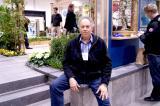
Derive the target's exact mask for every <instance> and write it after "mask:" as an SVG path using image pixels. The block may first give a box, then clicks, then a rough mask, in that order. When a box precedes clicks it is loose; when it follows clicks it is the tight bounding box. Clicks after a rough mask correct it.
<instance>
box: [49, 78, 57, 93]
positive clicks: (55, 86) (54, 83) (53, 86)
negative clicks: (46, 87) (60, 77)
mask: <svg viewBox="0 0 160 106" xmlns="http://www.w3.org/2000/svg"><path fill="white" fill-rule="evenodd" d="M50 89H51V90H53V91H55V90H57V89H58V82H57V81H56V80H53V81H52V83H51V85H50Z"/></svg>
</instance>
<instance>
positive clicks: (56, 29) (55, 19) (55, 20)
mask: <svg viewBox="0 0 160 106" xmlns="http://www.w3.org/2000/svg"><path fill="white" fill-rule="evenodd" d="M53 9H54V14H52V17H51V24H52V32H51V33H52V36H60V34H61V32H60V24H61V22H62V16H61V15H60V14H59V13H58V8H57V7H54V8H53Z"/></svg>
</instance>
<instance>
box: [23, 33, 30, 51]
mask: <svg viewBox="0 0 160 106" xmlns="http://www.w3.org/2000/svg"><path fill="white" fill-rule="evenodd" d="M24 43H25V47H26V48H28V47H29V40H28V36H27V35H25V37H24Z"/></svg>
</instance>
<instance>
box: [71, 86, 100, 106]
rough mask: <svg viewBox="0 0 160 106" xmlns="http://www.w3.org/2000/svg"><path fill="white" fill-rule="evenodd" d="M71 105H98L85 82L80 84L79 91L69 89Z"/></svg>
mask: <svg viewBox="0 0 160 106" xmlns="http://www.w3.org/2000/svg"><path fill="white" fill-rule="evenodd" d="M70 104H71V106H98V104H97V100H96V97H95V96H94V94H93V92H92V90H91V89H90V88H89V87H88V85H86V84H80V88H79V92H78V93H75V92H72V91H71V103H70Z"/></svg>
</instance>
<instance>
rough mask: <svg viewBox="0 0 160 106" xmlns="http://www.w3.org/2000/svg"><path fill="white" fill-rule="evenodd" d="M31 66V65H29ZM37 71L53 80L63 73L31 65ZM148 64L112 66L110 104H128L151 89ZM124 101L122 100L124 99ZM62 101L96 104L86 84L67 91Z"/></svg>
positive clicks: (84, 105)
mask: <svg viewBox="0 0 160 106" xmlns="http://www.w3.org/2000/svg"><path fill="white" fill-rule="evenodd" d="M30 67H31V66H30ZM31 68H33V69H35V70H36V71H38V72H41V73H43V74H46V75H47V76H48V77H49V79H50V80H54V79H55V78H57V77H59V76H60V75H62V74H63V72H62V71H59V70H57V69H52V68H49V67H39V68H35V67H31ZM151 82H152V81H151V78H150V74H149V71H148V66H147V65H146V66H139V65H136V64H134V63H132V64H128V65H126V66H122V67H117V68H114V69H113V71H112V76H111V81H110V83H109V86H108V89H109V98H110V102H111V106H129V105H130V104H132V103H135V101H137V100H139V98H141V97H143V96H144V95H146V94H147V93H150V90H151V89H152V83H151ZM124 100H125V102H122V101H124ZM64 101H65V103H67V104H71V106H97V100H96V98H95V96H94V95H93V93H92V91H91V89H89V88H88V86H83V87H81V88H80V92H79V93H74V92H70V90H68V91H67V93H66V92H65V93H64Z"/></svg>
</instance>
